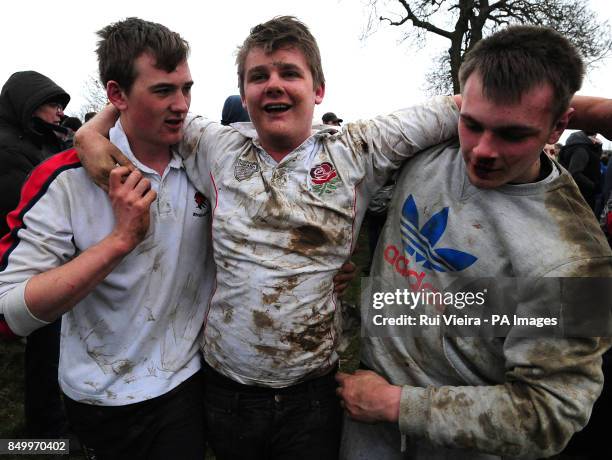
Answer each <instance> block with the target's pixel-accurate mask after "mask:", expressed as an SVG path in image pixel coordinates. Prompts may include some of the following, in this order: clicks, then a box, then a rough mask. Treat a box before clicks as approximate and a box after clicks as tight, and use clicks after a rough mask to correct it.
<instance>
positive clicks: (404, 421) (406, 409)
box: [398, 385, 429, 438]
mask: <svg viewBox="0 0 612 460" xmlns="http://www.w3.org/2000/svg"><path fill="white" fill-rule="evenodd" d="M428 412H429V390H428V389H427V388H421V387H412V386H408V385H406V386H404V387H402V396H401V399H400V411H399V420H398V422H399V429H400V432H401V433H402V434H405V435H408V436H409V437H411V436H414V437H419V438H421V437H423V436H424V433H425V430H426V421H427V415H428Z"/></svg>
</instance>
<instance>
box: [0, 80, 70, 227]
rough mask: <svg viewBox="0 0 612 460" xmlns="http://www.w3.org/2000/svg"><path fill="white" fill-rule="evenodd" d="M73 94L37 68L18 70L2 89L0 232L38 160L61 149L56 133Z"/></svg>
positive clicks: (0, 106)
mask: <svg viewBox="0 0 612 460" xmlns="http://www.w3.org/2000/svg"><path fill="white" fill-rule="evenodd" d="M68 101H70V96H69V95H68V93H66V91H64V90H63V89H62V88H60V87H59V86H58V85H56V84H55V83H54V82H53V81H52V80H50V79H49V78H47V77H45V76H44V75H41V74H40V73H38V72H34V71H26V72H16V73H14V74H13V75H11V76H10V77H9V79H8V80H7V81H6V83H5V84H4V86H3V87H2V92H1V93H0V235H4V234H5V233H6V232H7V231H8V226H7V224H6V215H7V214H8V213H9V212H10V211H12V210H13V209H15V208H16V207H17V203H18V201H19V193H20V191H21V185H22V184H23V182H24V180H25V178H26V176H27V175H28V174H29V172H30V171H31V170H32V169H33V168H34V166H36V165H37V164H38V163H40V162H41V161H43V160H44V159H46V158H48V157H49V156H51V155H53V154H54V153H58V152H60V151H61V150H62V148H61V142H60V140H59V139H58V137H57V136H56V135H55V131H57V130H59V123H60V121H61V117H62V115H63V109H64V108H65V107H66V105H68Z"/></svg>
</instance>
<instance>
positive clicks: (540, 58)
mask: <svg viewBox="0 0 612 460" xmlns="http://www.w3.org/2000/svg"><path fill="white" fill-rule="evenodd" d="M474 72H476V73H477V74H478V75H479V76H480V78H481V79H482V87H483V92H484V96H485V97H487V98H489V99H491V100H494V101H496V102H499V103H509V104H516V103H518V102H519V101H520V100H521V96H522V95H523V94H524V93H526V92H527V91H529V90H531V89H533V88H535V87H537V86H539V85H541V84H545V83H549V84H550V85H551V86H552V89H553V95H554V97H553V101H552V103H553V105H552V109H553V110H552V111H553V123H554V122H556V121H557V120H558V118H559V117H560V116H561V115H562V114H563V112H564V111H565V110H566V109H567V108H568V107H569V103H570V100H571V98H572V96H573V95H574V93H575V92H576V91H578V90H579V89H580V86H582V79H583V77H584V62H583V60H582V57H581V56H580V53H579V52H578V50H577V49H576V47H574V45H572V44H571V43H570V42H569V40H568V39H567V38H565V37H564V36H563V35H561V34H560V33H558V32H556V31H554V30H552V29H550V28H547V27H538V26H525V25H521V26H510V27H507V28H506V29H504V30H501V31H499V32H496V33H494V34H493V35H491V36H490V37H487V38H485V39H483V40H481V41H479V42H478V43H477V44H476V46H475V47H474V48H473V49H472V50H471V51H470V52H468V53H467V55H466V57H465V60H464V61H463V64H462V65H461V68H460V69H459V82H460V84H461V90H462V91H463V87H464V86H465V82H466V81H467V79H468V78H469V76H470V75H471V74H472V73H474Z"/></svg>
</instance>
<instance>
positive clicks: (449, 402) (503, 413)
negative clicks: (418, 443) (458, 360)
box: [399, 338, 609, 457]
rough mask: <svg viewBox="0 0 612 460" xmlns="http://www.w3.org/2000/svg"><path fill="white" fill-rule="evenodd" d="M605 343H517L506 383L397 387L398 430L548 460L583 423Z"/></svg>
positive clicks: (598, 381)
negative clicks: (400, 397) (400, 388)
mask: <svg viewBox="0 0 612 460" xmlns="http://www.w3.org/2000/svg"><path fill="white" fill-rule="evenodd" d="M607 346H609V342H608V340H607V339H606V340H604V339H599V338H591V339H574V340H560V339H556V340H553V339H549V340H541V339H540V340H534V339H523V340H516V341H514V343H512V344H511V345H510V344H509V345H508V347H507V349H506V350H505V352H506V354H507V357H508V358H507V359H508V363H509V364H510V363H512V364H511V365H510V368H509V369H508V371H507V374H506V382H505V383H504V384H501V385H491V386H443V387H437V388H434V387H428V388H415V387H409V386H405V387H404V388H403V389H402V399H401V403H400V420H399V426H400V430H401V432H402V433H404V434H406V435H408V436H414V437H417V438H425V439H427V440H428V441H429V442H431V443H433V444H434V445H441V446H444V447H449V448H467V449H475V450H479V451H483V452H489V453H493V454H496V455H502V456H510V457H548V456H550V455H553V454H555V453H557V452H559V451H561V450H562V449H563V447H564V446H565V445H566V444H567V442H568V441H569V439H570V438H571V436H572V435H573V434H574V432H576V431H578V430H580V429H581V428H582V427H583V426H584V425H586V423H587V421H588V418H589V415H590V412H591V409H592V406H593V404H594V402H595V400H596V399H597V397H598V396H599V394H600V392H601V388H602V385H603V376H602V371H601V354H602V353H603V351H604V350H605V349H606V347H607Z"/></svg>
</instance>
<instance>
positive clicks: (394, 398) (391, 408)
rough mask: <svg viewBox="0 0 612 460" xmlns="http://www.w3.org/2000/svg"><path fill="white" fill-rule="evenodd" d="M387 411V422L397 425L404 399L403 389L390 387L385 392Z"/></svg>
mask: <svg viewBox="0 0 612 460" xmlns="http://www.w3.org/2000/svg"><path fill="white" fill-rule="evenodd" d="M385 399H386V406H387V409H386V411H385V419H386V421H387V422H390V423H396V422H397V421H398V419H399V412H400V401H401V399H402V387H400V386H397V385H389V386H388V387H387V389H386V390H385Z"/></svg>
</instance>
